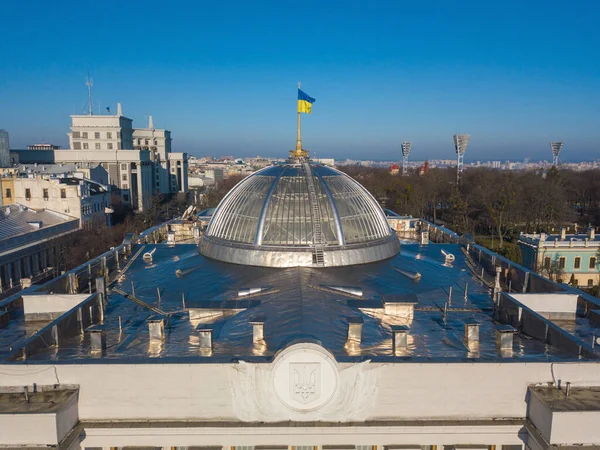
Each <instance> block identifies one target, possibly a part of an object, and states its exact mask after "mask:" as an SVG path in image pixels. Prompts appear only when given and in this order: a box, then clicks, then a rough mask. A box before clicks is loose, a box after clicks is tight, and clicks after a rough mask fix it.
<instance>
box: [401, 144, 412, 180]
mask: <svg viewBox="0 0 600 450" xmlns="http://www.w3.org/2000/svg"><path fill="white" fill-rule="evenodd" d="M411 145H412V142H408V141H404V142H403V143H402V176H403V177H405V176H406V175H407V173H408V155H409V154H410V146H411Z"/></svg>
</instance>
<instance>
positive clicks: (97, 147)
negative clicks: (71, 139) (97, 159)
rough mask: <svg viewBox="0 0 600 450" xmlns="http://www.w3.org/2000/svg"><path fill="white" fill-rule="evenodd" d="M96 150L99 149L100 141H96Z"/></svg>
mask: <svg viewBox="0 0 600 450" xmlns="http://www.w3.org/2000/svg"><path fill="white" fill-rule="evenodd" d="M96 150H100V143H99V142H96Z"/></svg>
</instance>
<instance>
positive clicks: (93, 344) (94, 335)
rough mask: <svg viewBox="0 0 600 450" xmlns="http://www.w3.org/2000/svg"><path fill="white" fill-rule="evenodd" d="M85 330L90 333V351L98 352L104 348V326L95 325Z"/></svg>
mask: <svg viewBox="0 0 600 450" xmlns="http://www.w3.org/2000/svg"><path fill="white" fill-rule="evenodd" d="M87 332H88V333H89V335H90V351H91V352H92V353H99V352H102V351H103V350H106V332H105V331H104V327H101V326H98V325H95V326H93V327H89V328H88V329H87Z"/></svg>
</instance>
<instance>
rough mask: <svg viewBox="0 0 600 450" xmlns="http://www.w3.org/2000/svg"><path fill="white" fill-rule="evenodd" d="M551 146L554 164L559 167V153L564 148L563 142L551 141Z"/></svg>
mask: <svg viewBox="0 0 600 450" xmlns="http://www.w3.org/2000/svg"><path fill="white" fill-rule="evenodd" d="M550 148H551V149H552V165H553V166H554V167H558V155H560V151H561V150H562V148H563V143H562V142H550Z"/></svg>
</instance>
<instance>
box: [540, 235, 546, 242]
mask: <svg viewBox="0 0 600 450" xmlns="http://www.w3.org/2000/svg"><path fill="white" fill-rule="evenodd" d="M545 240H546V233H540V242H544V241H545Z"/></svg>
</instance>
